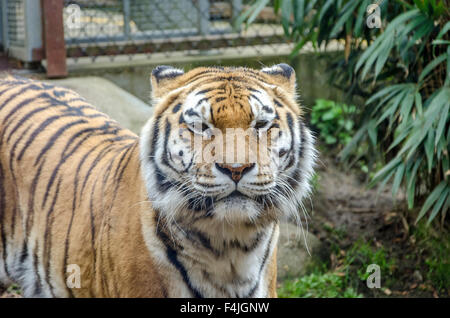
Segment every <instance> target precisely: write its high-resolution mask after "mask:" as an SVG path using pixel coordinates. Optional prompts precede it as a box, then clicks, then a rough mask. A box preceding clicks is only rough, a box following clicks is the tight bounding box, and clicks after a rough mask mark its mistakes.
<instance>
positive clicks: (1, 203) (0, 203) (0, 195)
mask: <svg viewBox="0 0 450 318" xmlns="http://www.w3.org/2000/svg"><path fill="white" fill-rule="evenodd" d="M4 180H5V173H4V171H3V166H2V164H1V162H0V239H1V241H2V258H3V264H4V268H5V273H6V275H8V276H9V272H8V266H7V264H6V233H5V224H4V223H5V215H6V203H5V202H6V201H5V200H6V192H5V186H4Z"/></svg>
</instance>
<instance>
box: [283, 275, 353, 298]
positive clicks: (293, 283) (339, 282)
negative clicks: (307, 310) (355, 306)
mask: <svg viewBox="0 0 450 318" xmlns="http://www.w3.org/2000/svg"><path fill="white" fill-rule="evenodd" d="M278 297H280V298H299V297H303V298H320V297H326V298H337V297H339V298H359V297H362V295H361V294H358V293H357V292H356V291H355V290H354V289H353V288H351V287H347V288H346V287H345V282H344V278H343V277H342V276H341V275H338V274H336V273H324V274H323V273H313V274H310V275H307V276H303V277H301V278H299V279H295V280H290V281H287V282H285V283H284V284H283V286H282V287H281V288H280V289H279V290H278Z"/></svg>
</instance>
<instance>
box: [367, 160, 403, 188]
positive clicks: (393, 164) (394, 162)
mask: <svg viewBox="0 0 450 318" xmlns="http://www.w3.org/2000/svg"><path fill="white" fill-rule="evenodd" d="M401 162H402V159H401V158H399V157H396V158H394V159H392V160H391V161H389V163H388V164H387V165H385V166H384V167H383V168H382V169H381V170H379V171H378V172H377V173H376V174H375V175H374V176H373V178H372V182H371V183H376V182H377V181H379V179H380V178H381V177H382V176H384V175H385V174H386V173H387V172H389V171H391V170H393V169H395V168H397V166H398V165H399V164H400V163H401ZM393 171H395V170H393Z"/></svg>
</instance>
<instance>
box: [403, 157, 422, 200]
mask: <svg viewBox="0 0 450 318" xmlns="http://www.w3.org/2000/svg"><path fill="white" fill-rule="evenodd" d="M421 163H422V158H418V159H417V160H416V162H415V163H414V167H413V168H412V171H411V176H410V178H409V181H408V184H407V190H406V191H407V196H408V208H409V209H412V208H413V207H414V194H415V193H414V192H415V189H416V175H417V170H418V169H419V166H420V164H421Z"/></svg>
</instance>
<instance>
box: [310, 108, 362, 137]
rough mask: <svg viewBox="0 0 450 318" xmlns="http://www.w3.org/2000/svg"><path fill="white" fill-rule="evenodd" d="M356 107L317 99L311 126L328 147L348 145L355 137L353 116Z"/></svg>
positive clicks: (312, 113) (312, 112)
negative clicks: (316, 130) (317, 131)
mask: <svg viewBox="0 0 450 318" xmlns="http://www.w3.org/2000/svg"><path fill="white" fill-rule="evenodd" d="M355 111H356V107H355V106H353V105H352V106H348V105H346V104H343V103H337V102H334V101H331V100H325V99H317V100H316V103H315V105H314V106H313V108H312V111H311V124H313V125H314V126H315V127H316V128H317V129H318V130H319V133H320V137H321V138H322V139H323V140H324V141H325V143H326V144H328V145H335V144H342V145H346V144H348V143H349V142H350V140H351V139H352V137H353V133H354V131H353V126H354V122H353V120H352V116H353V115H354V113H355Z"/></svg>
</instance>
